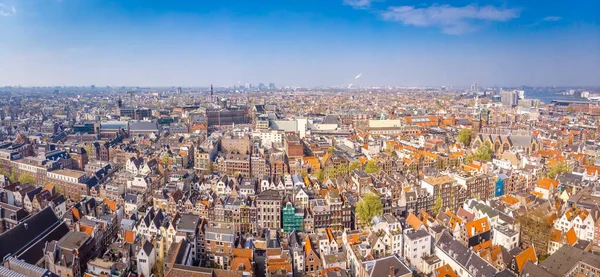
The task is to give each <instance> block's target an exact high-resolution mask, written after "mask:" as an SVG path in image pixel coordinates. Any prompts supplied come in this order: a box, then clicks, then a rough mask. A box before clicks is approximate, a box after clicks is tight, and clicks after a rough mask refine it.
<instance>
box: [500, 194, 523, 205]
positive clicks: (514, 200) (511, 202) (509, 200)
mask: <svg viewBox="0 0 600 277" xmlns="http://www.w3.org/2000/svg"><path fill="white" fill-rule="evenodd" d="M500 199H502V201H504V202H506V203H507V204H509V205H514V204H517V203H519V199H518V198H516V197H514V196H512V195H504V196H502V197H500Z"/></svg>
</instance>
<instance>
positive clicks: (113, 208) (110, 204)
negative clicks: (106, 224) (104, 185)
mask: <svg viewBox="0 0 600 277" xmlns="http://www.w3.org/2000/svg"><path fill="white" fill-rule="evenodd" d="M104 204H106V206H108V208H109V209H110V210H111V211H113V212H114V211H116V210H117V202H116V201H113V200H110V199H104Z"/></svg>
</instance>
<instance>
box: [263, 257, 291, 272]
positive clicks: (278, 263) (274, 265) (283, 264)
mask: <svg viewBox="0 0 600 277" xmlns="http://www.w3.org/2000/svg"><path fill="white" fill-rule="evenodd" d="M267 270H268V271H278V270H285V272H292V264H290V263H289V262H288V261H286V260H284V259H270V260H269V261H268V265H267Z"/></svg>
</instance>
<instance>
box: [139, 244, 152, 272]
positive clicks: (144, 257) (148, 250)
mask: <svg viewBox="0 0 600 277" xmlns="http://www.w3.org/2000/svg"><path fill="white" fill-rule="evenodd" d="M155 263H156V250H155V249H154V245H152V243H150V242H149V241H146V242H144V246H143V247H142V248H141V249H140V251H139V252H138V254H137V272H138V273H141V274H143V275H144V276H150V274H152V267H154V264H155Z"/></svg>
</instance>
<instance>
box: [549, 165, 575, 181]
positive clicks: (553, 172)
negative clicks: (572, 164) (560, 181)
mask: <svg viewBox="0 0 600 277" xmlns="http://www.w3.org/2000/svg"><path fill="white" fill-rule="evenodd" d="M569 171H571V169H570V168H569V165H567V164H566V163H563V162H557V163H556V164H554V165H553V166H551V167H550V168H549V169H548V174H547V176H548V177H549V178H552V179H554V178H556V176H558V175H560V174H563V173H565V172H569Z"/></svg>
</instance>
